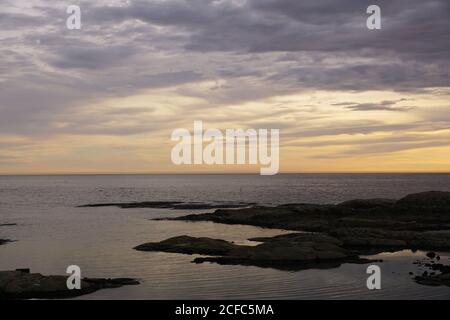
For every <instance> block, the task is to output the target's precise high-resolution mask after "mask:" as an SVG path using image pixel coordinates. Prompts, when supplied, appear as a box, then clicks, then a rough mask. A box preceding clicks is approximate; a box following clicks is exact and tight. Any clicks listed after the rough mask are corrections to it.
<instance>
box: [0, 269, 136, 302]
mask: <svg viewBox="0 0 450 320" xmlns="http://www.w3.org/2000/svg"><path fill="white" fill-rule="evenodd" d="M66 282H67V276H44V275H42V274H39V273H29V272H27V271H26V269H24V270H22V271H17V270H16V271H0V299H34V298H36V299H60V298H71V297H76V296H81V295H85V294H88V293H92V292H95V291H97V290H100V289H106V288H119V287H122V286H125V285H136V284H139V282H138V281H136V280H135V279H130V278H117V279H103V278H84V279H82V280H81V289H79V290H78V289H74V290H69V289H68V288H67V283H66Z"/></svg>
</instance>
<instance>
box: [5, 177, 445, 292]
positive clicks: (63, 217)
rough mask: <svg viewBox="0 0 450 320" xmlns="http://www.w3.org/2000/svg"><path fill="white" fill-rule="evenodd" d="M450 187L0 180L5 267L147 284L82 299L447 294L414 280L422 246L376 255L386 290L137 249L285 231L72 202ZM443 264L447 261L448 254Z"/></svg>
mask: <svg viewBox="0 0 450 320" xmlns="http://www.w3.org/2000/svg"><path fill="white" fill-rule="evenodd" d="M428 190H441V191H450V174H289V175H277V176H273V177H263V176H259V175H86V176H82V175H73V176H71V175H67V176H0V224H2V223H17V226H8V227H0V238H9V239H14V240H18V241H17V242H13V243H10V244H7V245H4V246H0V270H9V269H16V268H22V267H30V268H31V269H32V271H33V272H40V273H43V274H64V272H65V269H66V267H67V266H68V265H71V264H77V265H79V266H80V267H81V269H82V272H83V276H88V277H135V278H138V279H140V280H141V285H139V286H130V287H124V288H119V289H110V290H102V291H99V292H96V293H94V294H90V295H86V296H83V297H82V298H83V299H105V298H106V299H121V298H122V299H189V298H191V299H197V298H198V299H214V298H222V299H239V298H248V299H311V298H316V299H317V298H319V299H343V298H352V299H353V298H355V299H358V298H363V299H379V298H386V299H394V298H405V299H417V298H426V299H449V298H450V289H449V288H444V287H442V288H441V287H425V286H419V285H417V284H415V283H414V282H413V281H412V279H411V276H410V275H408V272H409V271H413V272H417V271H418V269H417V268H418V267H417V266H415V265H413V264H412V262H413V261H414V260H415V259H418V258H423V256H424V253H423V252H416V253H412V252H410V251H403V252H397V253H385V254H381V255H379V256H380V257H382V259H383V260H384V262H383V263H381V264H380V266H381V268H382V290H378V291H369V290H367V288H366V278H367V276H368V275H367V274H366V273H365V271H366V267H367V266H366V265H354V264H344V265H342V266H341V267H339V268H335V269H328V270H314V269H312V270H305V271H298V272H286V271H279V270H274V269H264V268H257V267H244V266H220V265H217V264H200V265H196V264H193V263H191V261H192V260H193V258H194V256H187V255H179V254H169V253H152V252H138V251H135V250H133V249H132V248H133V247H134V246H136V245H138V244H141V243H143V242H148V241H160V240H163V239H166V238H168V237H172V236H177V235H183V234H188V235H192V236H209V237H216V238H223V239H226V240H232V241H236V242H238V243H249V242H248V241H247V240H246V239H247V238H250V237H255V236H271V235H276V234H280V233H284V232H286V231H283V230H269V229H262V228H256V227H250V226H227V225H220V224H214V223H210V222H196V223H192V222H181V221H170V222H169V221H152V220H149V219H151V218H156V217H168V216H178V215H184V214H186V213H187V212H189V213H193V212H199V213H200V212H206V210H200V211H183V210H166V209H119V208H115V207H106V208H76V206H78V205H82V204H87V203H101V202H122V201H144V200H155V201H165V200H181V201H203V202H217V201H245V202H258V203H261V204H278V203H291V202H314V203H335V202H340V201H344V200H349V199H354V198H372V197H388V198H400V197H402V196H404V195H406V194H409V193H413V192H421V191H428ZM441 255H442V257H443V259H442V261H444V262H446V261H448V262H450V260H449V254H448V253H441Z"/></svg>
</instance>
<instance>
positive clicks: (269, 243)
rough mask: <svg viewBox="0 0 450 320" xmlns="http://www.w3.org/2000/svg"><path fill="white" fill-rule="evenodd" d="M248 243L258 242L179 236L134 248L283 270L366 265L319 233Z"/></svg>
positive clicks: (296, 234) (282, 236) (352, 253)
mask: <svg viewBox="0 0 450 320" xmlns="http://www.w3.org/2000/svg"><path fill="white" fill-rule="evenodd" d="M250 240H252V241H258V242H262V243H261V244H258V245H256V246H244V245H236V244H233V243H231V242H228V241H225V240H220V239H211V238H195V237H190V236H179V237H174V238H170V239H167V240H164V241H161V242H152V243H146V244H142V245H139V246H137V247H135V249H136V250H140V251H163V252H174V253H184V254H201V255H209V256H210V257H198V258H195V260H194V262H196V263H202V262H216V263H220V264H240V265H253V266H260V267H271V268H276V269H283V270H301V269H306V268H312V267H324V268H327V267H337V266H339V265H340V264H341V263H344V262H353V263H365V262H368V260H366V259H360V258H359V257H358V256H357V255H356V254H355V253H354V252H351V251H348V250H346V249H344V248H343V247H341V244H342V243H341V242H340V241H339V240H338V239H336V238H333V237H330V236H327V235H323V234H315V233H293V234H287V235H281V236H277V237H272V238H253V239H250Z"/></svg>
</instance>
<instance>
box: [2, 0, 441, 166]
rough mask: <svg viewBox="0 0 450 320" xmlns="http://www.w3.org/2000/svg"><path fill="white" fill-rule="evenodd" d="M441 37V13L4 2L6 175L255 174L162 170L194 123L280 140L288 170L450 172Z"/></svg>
mask: <svg viewBox="0 0 450 320" xmlns="http://www.w3.org/2000/svg"><path fill="white" fill-rule="evenodd" d="M370 4H378V5H379V6H380V7H381V13H382V29H381V30H368V29H367V27H366V19H367V17H368V15H367V14H366V8H367V7H368V6H369V5H370ZM69 5H79V6H80V7H81V10H82V28H81V30H68V29H67V28H66V19H67V17H68V15H67V13H66V9H67V6H69ZM449 30H450V2H449V1H448V0H428V1H423V0H396V1H392V0H386V1H384V0H376V1H374V0H370V1H365V0H314V1H298V0H216V1H213V0H185V1H184V0H147V1H144V0H129V1H121V0H111V1H106V0H101V1H92V0H87V1H75V0H69V1H65V0H61V1H56V0H0V44H1V45H0V173H95V172H105V173H106V172H204V171H213V172H218V171H220V172H231V171H241V170H244V171H245V170H248V171H251V172H259V167H257V168H254V167H234V166H231V167H222V166H219V167H217V166H214V167H194V168H191V167H178V166H174V165H172V163H171V161H170V150H171V148H172V146H173V145H174V143H173V142H172V141H171V140H170V134H171V132H172V131H173V130H174V129H176V128H189V129H192V126H193V121H194V120H202V121H203V123H204V126H205V127H210V128H219V129H225V128H278V129H280V145H281V149H280V154H281V159H280V166H281V171H284V172H342V171H362V172H367V171H370V172H372V171H385V172H386V171H449V170H450V113H449V110H450V99H449V97H450V65H449V63H450V32H449Z"/></svg>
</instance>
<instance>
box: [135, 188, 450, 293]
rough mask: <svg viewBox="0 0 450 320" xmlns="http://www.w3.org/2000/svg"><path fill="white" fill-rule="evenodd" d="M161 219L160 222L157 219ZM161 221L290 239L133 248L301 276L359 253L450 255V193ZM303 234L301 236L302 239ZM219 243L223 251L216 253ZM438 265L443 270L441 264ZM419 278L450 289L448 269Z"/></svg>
mask: <svg viewBox="0 0 450 320" xmlns="http://www.w3.org/2000/svg"><path fill="white" fill-rule="evenodd" d="M158 220H160V219H158ZM164 220H182V221H193V222H195V221H212V222H216V223H224V224H243V225H252V226H258V227H265V228H277V229H285V230H292V231H301V232H303V233H293V234H288V235H283V236H278V237H274V238H260V239H253V240H255V241H259V242H262V244H260V245H257V246H236V245H234V244H232V243H228V242H222V241H223V240H219V239H209V238H192V237H188V236H181V237H175V238H171V239H167V240H164V241H161V242H158V243H147V244H143V245H140V246H137V247H136V248H135V249H136V250H142V251H165V252H178V253H187V254H204V255H208V257H200V258H196V259H195V260H194V262H196V263H201V262H205V261H209V262H216V263H221V264H242V265H255V266H264V267H272V268H277V269H285V270H300V269H305V268H311V267H318V266H320V264H322V262H323V263H324V264H328V265H334V266H339V265H340V264H341V263H344V262H356V263H364V262H367V261H365V260H364V259H361V258H360V256H362V255H371V254H376V253H381V252H386V251H391V252H394V251H400V250H405V249H411V250H427V251H428V250H441V251H447V252H450V192H439V191H430V192H423V193H417V194H411V195H408V196H406V197H404V198H402V199H399V200H395V199H367V200H366V199H356V200H350V201H346V202H343V203H340V204H328V205H321V204H284V205H279V206H273V207H267V206H250V207H245V208H238V209H223V208H222V209H217V210H215V211H214V212H212V213H204V214H191V215H187V216H181V217H177V218H169V219H164ZM305 232H306V233H305ZM218 244H220V247H221V248H222V249H221V250H216V249H217V248H216V247H215V246H216V245H218ZM441 265H442V264H441ZM434 268H436V269H435V270H436V272H434V274H432V275H430V274H425V275H421V276H416V277H415V278H414V280H415V281H416V282H417V283H420V284H425V285H450V281H449V280H448V279H449V278H450V270H449V268H448V267H446V266H445V265H442V267H440V268H439V267H436V266H435V267H434Z"/></svg>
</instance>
